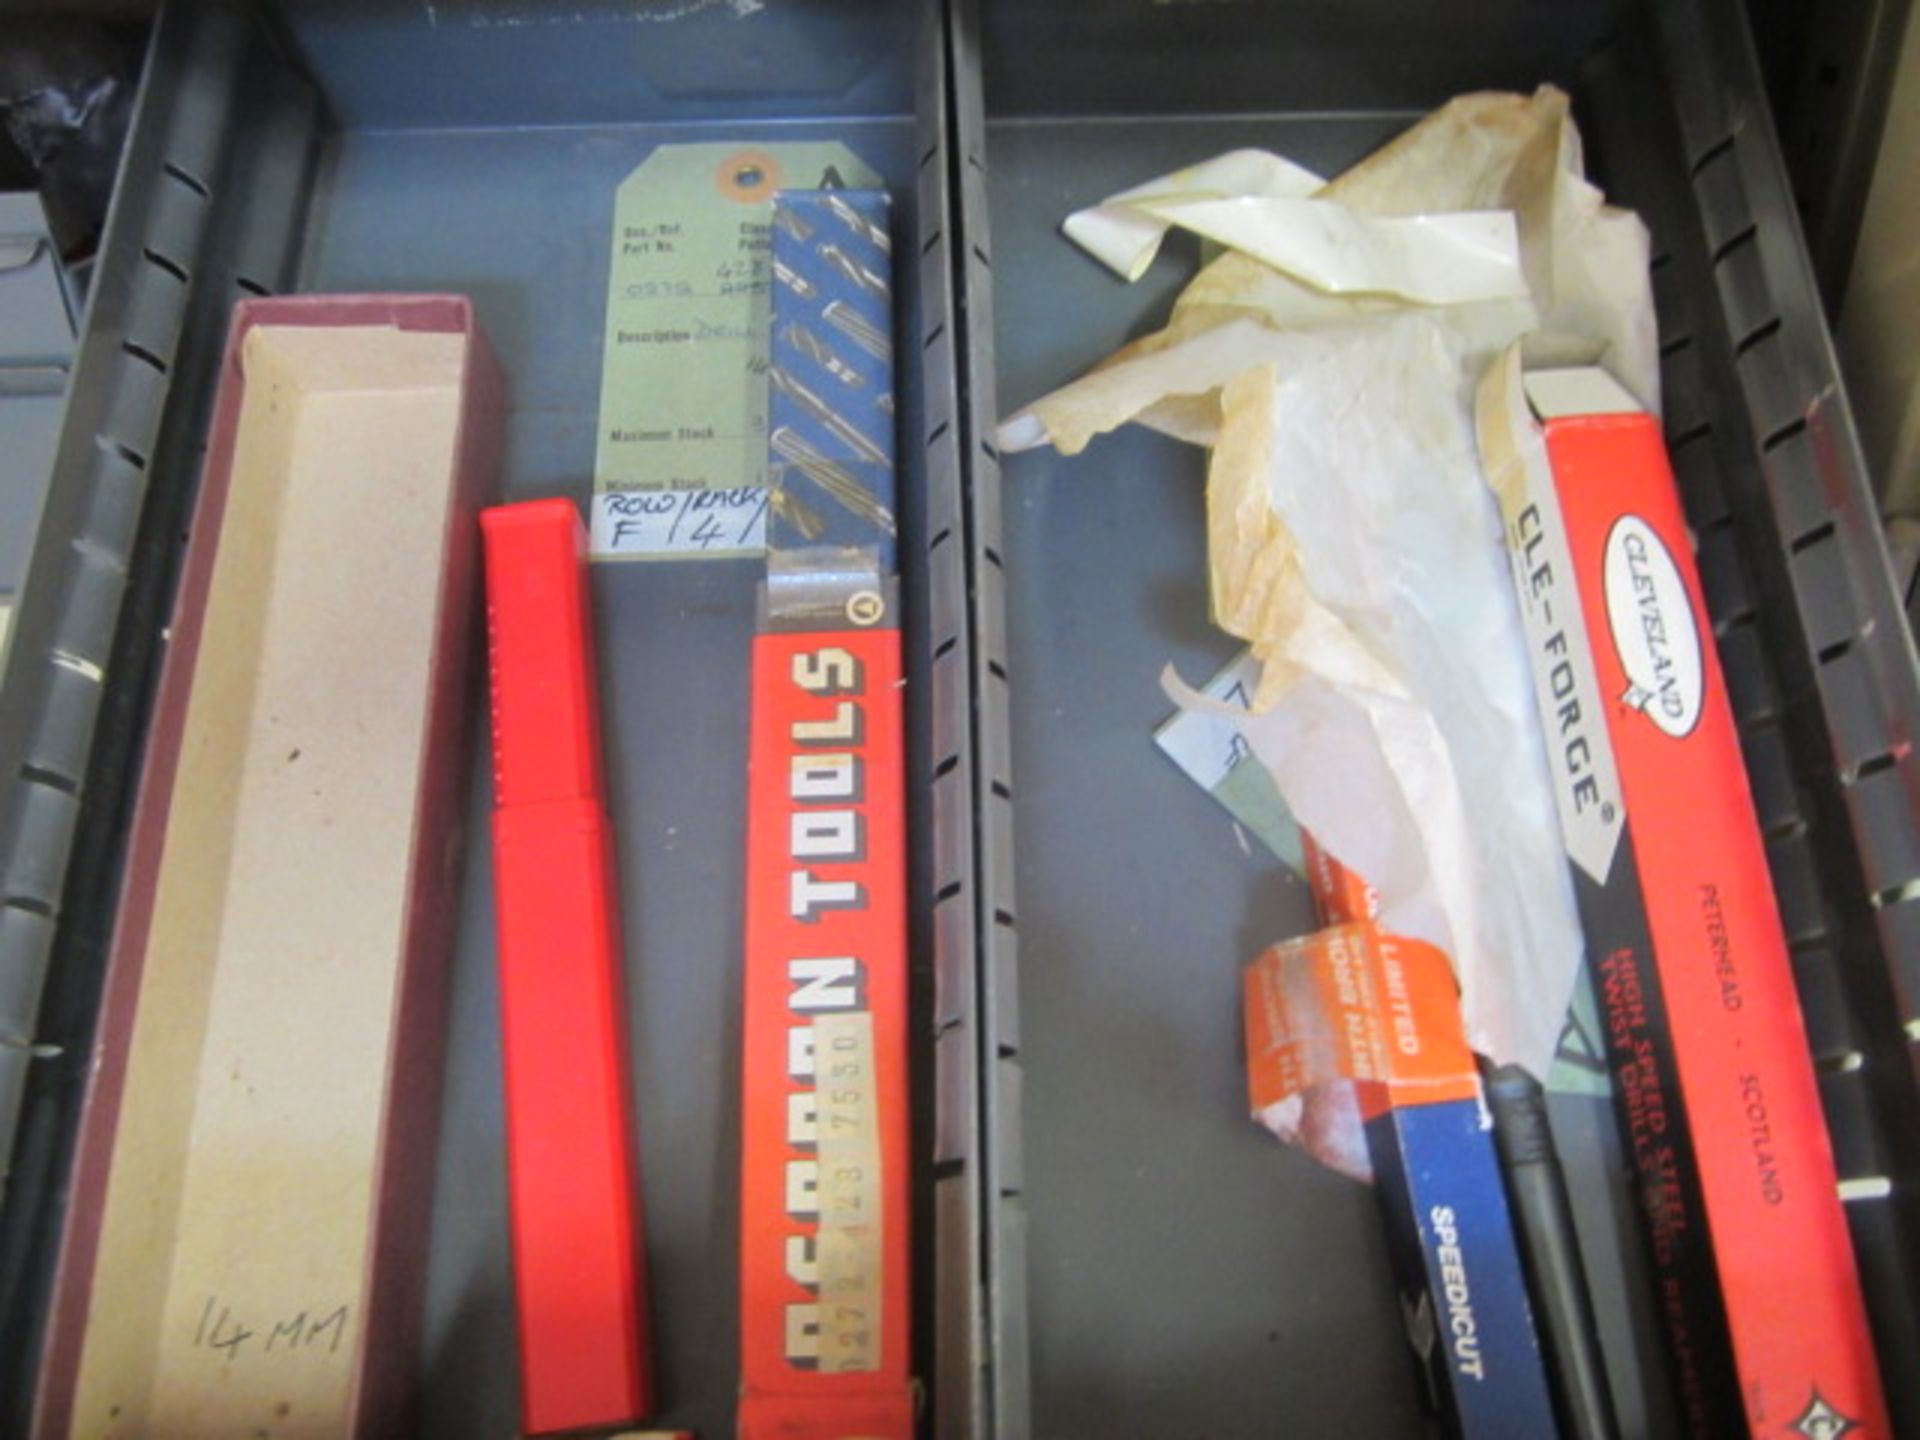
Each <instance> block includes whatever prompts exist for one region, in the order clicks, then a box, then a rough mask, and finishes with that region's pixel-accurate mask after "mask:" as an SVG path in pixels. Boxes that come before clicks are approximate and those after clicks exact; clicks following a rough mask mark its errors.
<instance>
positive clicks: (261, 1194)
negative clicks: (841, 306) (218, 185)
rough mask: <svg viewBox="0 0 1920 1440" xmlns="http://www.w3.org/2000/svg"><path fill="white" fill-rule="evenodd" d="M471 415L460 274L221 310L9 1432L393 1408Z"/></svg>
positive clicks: (477, 391) (413, 1323)
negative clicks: (46, 1308) (15, 1421)
mask: <svg viewBox="0 0 1920 1440" xmlns="http://www.w3.org/2000/svg"><path fill="white" fill-rule="evenodd" d="M499 413H500V380H499V376H498V372H497V370H496V368H495V365H494V362H493V360H492V358H491V356H490V354H489V353H488V351H487V348H486V345H485V342H484V341H483V340H482V339H481V337H480V335H479V333H478V332H477V331H476V330H475V328H474V324H473V317H472V312H471V308H470V306H469V305H468V303H467V302H466V301H465V300H463V299H458V298H454V297H434V296H419V297H404V296H379V297H357V298H337V297H304V298H296V299H285V300H262V301H250V302H247V303H245V304H243V305H242V306H240V307H239V309H238V311H237V312H236V315H235V320H234V327H233V333H232V339H231V341H230V345H229V351H228V354H227V357H226V361H225V370H224V372H223V375H222V381H221V389H220V397H219V401H218V404H217V407H216V410H215V415H214V420H213V429H212V432H211V437H210V442H209V452H208V460H207V466H206V474H205V479H204V481H203V484H202V488H201V493H200V496H199V499H198V502H197V509H196V512H195V517H194V525H193V534H192V540H191V544H190V547H189V551H188V556H187V562H186V570H185V575H184V578H183V580H182V588H181V594H180V599H179V604H178V609H177V613H176V615H175V618H174V622H173V627H172V633H171V640H170V650H169V653H168V656H167V661H166V669H165V673H164V676H163V678H162V681H161V687H160V693H159V697H158V700H157V702H156V711H155V717H154V722H153V730H152V735H151V739H150V742H149V746H148V752H147V759H146V763H145V771H144V774H143V776H142V781H141V790H140V796H139V804H138V811H137V814H136V819H135V824H134V836H133V840H132V846H131V852H130V855H129V860H128V870H127V880H126V888H125V891H124V895H123V898H122V903H121V909H120V915H119V919H118V927H117V930H116V935H115V942H114V951H113V955H112V958H111V960H110V969H109V973H108V977H107V988H106V995H105V999H104V1002H103V1009H102V1018H101V1022H100V1031H99V1037H98V1041H97V1045H98V1053H97V1056H96V1073H95V1076H94V1080H93V1084H92V1089H91V1091H90V1092H89V1096H88V1101H87V1110H86V1114H85V1117H84V1119H83V1122H82V1131H81V1140H80V1150H79V1156H78V1159H77V1161H76V1170H75V1177H74V1192H73V1201H72V1205H71V1210H70V1214H69V1219H68V1229H67V1233H66V1237H65V1243H64V1248H63V1253H62V1258H61V1265H60V1273H59V1278H58V1281H57V1289H56V1296H55V1302H54V1311H53V1316H52V1320H51V1323H50V1326H49V1332H48V1342H47V1350H46V1356H45V1361H44V1364H43V1369H42V1380H41V1393H40V1396H39V1406H38V1412H37V1422H36V1430H37V1433H38V1434H41V1435H47V1436H53V1435H66V1434H74V1435H85V1436H88V1437H94V1436H118V1435H124V1436H136V1435H137V1436H140V1437H144V1440H161V1437H170V1436H190V1435H215V1434H224V1435H246V1436H251V1437H265V1436H273V1437H285V1436H320V1435H340V1434H346V1433H357V1434H366V1433H393V1432H394V1430H395V1429H396V1426H397V1424H398V1420H397V1417H398V1416H399V1415H400V1414H401V1411H402V1408H403V1406H404V1400H405V1391H406V1389H407V1380H408V1369H409V1367H410V1365H411V1363H412V1356H411V1352H412V1349H413V1342H414V1337H415V1334H416V1332H417V1330H418V1311H419V1308H420V1306H419V1301H420V1286H421V1274H420V1272H421V1269H422V1267H423V1265H424V1250H425V1244H424V1221H425V1216H426V1205H427V1201H428V1199H429V1191H430V1188H431V1182H432V1156H433V1150H434V1146H433V1135H434V1125H435V1118H436V1111H437V1107H438V1092H439V1084H440V1067H441V1029H442V1025H443V1012H444V1009H445V972H446V968H447V964H448V961H449V956H450V950H451V941H452V931H453V902H454V882H455V869H456V867H455V863H454V862H455V858H456V856H457V854H458V845H457V839H458V836H459V834H460V832H461V829H462V817H461V814H460V802H461V798H462V796H463V794H464V791H465V779H466V765H465V763H464V759H463V756H464V754H465V731H466V729H467V724H466V722H467V720H468V718H469V715H470V712H471V710H472V709H473V705H472V703H471V702H472V696H471V694H470V692H469V688H468V675H469V669H468V667H469V664H470V663H471V659H472V657H471V656H470V653H469V652H470V651H471V650H472V649H473V648H475V647H474V646H473V644H472V643H471V642H472V641H473V638H474V636H475V635H476V634H477V629H476V625H477V621H476V613H475V609H474V605H475V600H476V544H477V526H476V524H475V522H474V512H475V510H476V508H477V505H478V503H479V502H480V501H481V500H482V499H483V498H484V497H485V495H486V494H487V492H488V491H489V490H490V488H491V487H490V485H489V482H488V474H489V472H490V470H491V468H492V465H493V462H494V457H495V455H496V453H497V450H498V443H497V432H498V422H499Z"/></svg>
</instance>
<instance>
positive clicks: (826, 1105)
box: [813, 1011, 882, 1374]
mask: <svg viewBox="0 0 1920 1440" xmlns="http://www.w3.org/2000/svg"><path fill="white" fill-rule="evenodd" d="M813 1044H814V1056H815V1061H816V1064H817V1065H818V1067H819V1079H818V1083H819V1091H818V1106H819V1112H818V1113H819V1146H820V1150H819V1153H820V1189H819V1198H820V1230H819V1234H818V1235H817V1236H816V1237H815V1241H814V1253H815V1255H816V1256H817V1257H818V1260H819V1269H820V1368H821V1369H822V1370H823V1371H826V1372H828V1373H832V1374H850V1373H854V1372H858V1371H865V1370H877V1369H879V1368H880V1296H881V1275H880V1270H881V1263H882V1260H881V1251H880V1236H881V1228H880V1227H881V1215H880V1205H881V1194H880V1133H879V1128H878V1123H877V1121H876V1119H875V1115H876V1108H875V1105H874V1091H875V1088H876V1086H875V1080H874V1073H873V1016H872V1015H871V1014H869V1013H867V1012H865V1011H850V1012H847V1013H845V1014H840V1015H822V1016H820V1017H818V1018H817V1019H815V1021H814V1022H813Z"/></svg>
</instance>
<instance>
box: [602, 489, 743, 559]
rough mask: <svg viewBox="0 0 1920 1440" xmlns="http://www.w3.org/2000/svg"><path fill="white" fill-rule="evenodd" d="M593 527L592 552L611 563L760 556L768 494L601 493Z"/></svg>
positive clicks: (728, 492)
mask: <svg viewBox="0 0 1920 1440" xmlns="http://www.w3.org/2000/svg"><path fill="white" fill-rule="evenodd" d="M589 528H590V532H591V536H592V545H593V553H594V554H595V555H596V556H600V557H603V558H609V559H612V558H620V557H631V556H664V555H687V556H693V555H704V556H707V557H708V558H712V559H717V558H719V557H721V556H726V555H758V554H759V553H760V552H761V551H763V550H765V549H766V548H767V491H766V488H765V487H764V486H760V485H740V486H736V487H734V488H733V489H731V490H603V491H601V492H600V493H599V494H598V495H595V496H594V497H593V513H592V518H591V524H590V527H589Z"/></svg>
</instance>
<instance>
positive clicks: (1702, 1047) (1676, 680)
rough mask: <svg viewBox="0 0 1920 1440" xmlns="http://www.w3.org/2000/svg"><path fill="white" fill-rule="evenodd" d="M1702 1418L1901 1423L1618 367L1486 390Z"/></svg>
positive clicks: (1508, 380) (1679, 535)
mask: <svg viewBox="0 0 1920 1440" xmlns="http://www.w3.org/2000/svg"><path fill="white" fill-rule="evenodd" d="M1480 435H1481V448H1482V453H1483V456H1484V458H1485V460H1486V464H1487V473H1488V477H1489V481H1490V483H1491V484H1492V485H1493V488H1494V490H1495V492H1496V494H1497V495H1498V497H1499V500H1500V507H1501V511H1502V516H1503V519H1504V522H1505V525H1506V530H1507V539H1508V544H1509V547H1510V549H1511V552H1512V555H1513V566H1514V580H1515V585H1516V588H1517V590H1518V592H1519V595H1520V600H1521V607H1522V612H1523V618H1524V620H1525V623H1526V628H1527V633H1528V642H1529V648H1530V650H1531V653H1532V659H1533V662H1534V664H1533V668H1534V679H1535V690H1536V699H1537V701H1538V704H1539V708H1540V712H1541V716H1542V719H1543V722H1544V724H1545V728H1546V732H1547V741H1548V750H1549V755H1550V760H1551V764H1552V767H1553V770H1554V780H1555V790H1556V796H1557V799H1558V801H1559V804H1560V814H1561V821H1562V831H1563V838H1564V840H1565V843H1566V847H1567V851H1568V855H1569V858H1570V859H1571V860H1572V861H1573V868H1574V877H1575V886H1576V890H1577V893H1578V896H1579V901H1580V907H1581V918H1582V922H1583V924H1584V927H1585V929H1586V934H1587V942H1588V964H1589V967H1590V969H1591V971H1592V974H1593V976H1594V979H1595V983H1596V985H1597V987H1598V992H1599V1000H1600V1014H1601V1016H1602V1019H1603V1023H1604V1025H1605V1028H1606V1031H1607V1044H1608V1052H1609V1060H1610V1069H1611V1070H1612V1076H1613V1084H1614V1090H1615V1100H1616V1104H1617V1107H1618V1109H1619V1112H1620V1118H1621V1124H1622V1130H1623V1135H1624V1138H1625V1142H1626V1148H1627V1151H1628V1154H1629V1156H1630V1157H1631V1159H1632V1163H1633V1164H1634V1166H1635V1169H1636V1171H1637V1174H1638V1177H1639V1180H1640V1187H1639V1188H1640V1191H1641V1194H1642V1196H1643V1199H1644V1201H1645V1208H1646V1216H1645V1218H1646V1221H1647V1225H1646V1230H1647V1233H1648V1237H1649V1243H1650V1250H1651V1254H1652V1259H1653V1262H1654V1273H1655V1276H1656V1281H1657V1284H1658V1286H1659V1290H1660V1294H1659V1296H1658V1299H1659V1302H1660V1305H1661V1309H1662V1313H1663V1315H1664V1318H1665V1320H1666V1324H1667V1342H1668V1350H1669V1352H1670V1354H1671V1355H1672V1357H1673V1360H1674V1371H1675V1376H1676V1382H1677V1384H1678V1386H1679V1389H1680V1391H1681V1395H1680V1400H1681V1404H1682V1409H1683V1412H1684V1414H1685V1417H1686V1420H1687V1423H1688V1427H1689V1430H1690V1431H1691V1432H1692V1433H1693V1434H1696V1435H1726V1434H1732V1433H1739V1432H1740V1431H1741V1430H1742V1429H1750V1430H1751V1432H1752V1433H1754V1434H1756V1435H1762V1434H1764V1435H1778V1434H1784V1433H1789V1432H1790V1431H1792V1430H1796V1429H1797V1430H1799V1431H1801V1432H1803V1433H1806V1434H1810V1435H1811V1434H1824V1435H1838V1434H1840V1433H1841V1432H1842V1430H1845V1431H1846V1433H1849V1434H1857V1435H1860V1436H1862V1437H1866V1436H1882V1437H1883V1436H1886V1435H1887V1434H1889V1429H1888V1420H1887V1414H1886V1409H1885V1404H1884V1401H1883V1399H1882V1397H1881V1393H1880V1386H1879V1377H1878V1370H1877V1366H1876V1363H1875V1357H1874V1349H1873V1342H1872V1338H1871V1336H1870V1335H1869V1333H1868V1329H1867V1317H1866V1310H1865V1306H1864V1303H1863V1301H1862V1298H1861V1292H1860V1285H1859V1278H1858V1273H1857V1271H1856V1269H1855V1262H1854V1256H1853V1247H1852V1242H1851V1239H1850V1237H1849V1235H1848V1231H1847V1222H1846V1217H1845V1216H1844V1215H1843V1213H1842V1211H1841V1202H1840V1199H1839V1194H1838V1191H1837V1188H1836V1180H1835V1173H1834V1164H1833V1156H1832V1152H1831V1149H1830V1146H1829V1144H1828V1139H1827V1131H1826V1123H1825V1119H1824V1117H1823V1115H1822V1113H1821V1108H1820V1097H1819V1093H1818V1091H1817V1089H1816V1087H1815V1082H1814V1072H1813V1065H1812V1061H1811V1057H1810V1056H1809V1053H1808V1048H1807V1040H1806V1033H1805V1030H1804V1028H1803V1026H1802V1023H1801V1018H1800V1006H1799V1001H1798V997H1797V995H1796V992H1795V990H1794V980H1793V972H1792V969H1791V966H1790V962H1789V959H1788V954H1787V947H1786V941H1785V937H1784V934H1783V932H1782V928H1781V924H1780V916H1779V911H1778V909H1777V907H1776V905H1775V901H1774V895H1773V886H1772V881H1771V879H1770V877H1769V874H1768V870H1767V861H1766V854H1765V851H1764V849H1763V847H1762V843H1761V838H1760V831H1759V826H1758V824H1757V822H1756V820H1755V817H1754V807H1753V799H1752V795H1751V793H1750V791H1749V790H1748V787H1747V779H1746V773H1745V769H1744V767H1743V764H1742V760H1741V753H1740V743H1739V738H1738V736H1737V734H1736V732H1735V730H1734V724H1733V713H1732V710H1731V708H1730V706H1729V704H1728V701H1727V696H1726V687H1725V684H1724V681H1723V679H1722V676H1721V672H1720V664H1719V658H1718V655H1717V653H1716V651H1715V648H1714V643H1713V635H1712V631H1711V629H1710V627H1709V624H1708V621H1707V619H1706V607H1705V604H1704V602H1703V599H1702V595H1701V590H1700V581H1699V576H1698V574H1697V572H1696V569H1695V566H1694V562H1693V553H1692V545H1691V541H1690V538H1689V535H1688V532H1687V527H1686V521H1685V517H1684V516H1683V514H1682V512H1681V509H1680V499H1679V494H1678V491H1677V490H1676V488H1675V486H1674V480H1673V474H1672V471H1671V469H1670V467H1669V463H1668V460H1667V454H1666V447H1665V445H1664V443H1663V441H1662V439H1661V435H1660V428H1659V424H1658V422H1657V421H1656V420H1655V419H1654V418H1653V417H1652V416H1650V415H1648V414H1646V413H1644V412H1643V411H1642V410H1641V409H1640V408H1639V407H1638V406H1637V405H1635V404H1634V402H1633V401H1632V399H1631V398H1630V397H1629V396H1628V395H1627V394H1626V392H1625V391H1624V390H1623V389H1622V388H1621V387H1620V386H1619V385H1618V384H1617V383H1615V382H1614V381H1613V380H1612V379H1611V378H1610V377H1609V376H1608V375H1607V374H1606V373H1605V372H1604V371H1600V370H1593V369H1587V370H1573V371H1546V372H1542V373H1539V374H1532V375H1527V376H1525V377H1522V375H1521V373H1520V369H1519V365H1518V361H1517V357H1516V356H1511V355H1510V356H1508V357H1507V358H1506V359H1505V360H1503V361H1502V362H1501V363H1500V364H1499V365H1498V366H1496V367H1495V369H1494V370H1493V371H1492V372H1491V373H1490V375H1489V376H1488V378H1487V381H1486V382H1485V383H1484V384H1483V386H1482V389H1481V395H1480Z"/></svg>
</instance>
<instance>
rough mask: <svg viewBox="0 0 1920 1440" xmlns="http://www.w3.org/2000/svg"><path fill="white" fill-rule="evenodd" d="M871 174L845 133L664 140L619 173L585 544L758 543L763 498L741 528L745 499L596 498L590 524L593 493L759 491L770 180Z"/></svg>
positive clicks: (857, 180)
mask: <svg viewBox="0 0 1920 1440" xmlns="http://www.w3.org/2000/svg"><path fill="white" fill-rule="evenodd" d="M879 183H880V179H879V177H878V176H877V175H876V174H874V172H873V171H872V170H870V169H869V168H868V167H867V166H866V165H865V164H863V163H862V162H861V161H860V160H859V158H858V157H856V156H855V155H854V154H853V153H852V152H851V151H850V150H848V149H847V148H846V147H845V146H843V145H837V144H791V145H764V146H761V145H756V146H744V145H739V144H733V143H726V142H719V143H709V144H698V145H662V146H660V147H659V148H658V149H656V150H655V151H654V152H653V153H652V154H651V155H650V156H648V157H647V159H646V160H645V162H644V163H642V164H641V165H640V167H639V168H638V169H636V170H635V171H633V173H632V174H630V175H628V176H627V178H626V179H625V180H624V181H622V182H621V185H620V189H619V192H618V194H617V195H616V197H615V201H614V215H613V249H612V260H611V263H610V264H609V266H608V274H607V320H606V335H605V340H604V349H603V352H602V359H601V370H600V431H599V441H598V444H597V446H596V450H595V456H594V467H593V470H594V517H595V518H594V524H593V527H592V537H593V538H592V554H593V555H594V557H595V558H596V559H601V558H620V559H670V558H688V557H694V556H703V555H704V556H720V555H746V554H755V553H758V552H760V551H762V550H764V549H765V547H766V541H765V535H764V531H765V512H764V505H763V506H762V507H761V511H760V514H759V515H758V516H757V517H756V518H755V519H754V521H753V526H754V528H753V530H752V531H751V533H748V534H746V535H744V536H743V535H742V533H741V531H742V528H743V527H742V524H734V525H733V526H732V527H731V529H729V525H728V520H729V518H734V519H737V520H739V521H741V522H744V521H745V519H746V517H747V515H748V513H750V511H751V508H752V507H750V506H749V505H748V504H747V503H746V502H745V501H744V500H739V501H735V502H733V503H730V504H729V505H726V506H722V507H721V509H722V510H723V511H727V512H733V513H732V514H731V515H729V514H715V513H713V511H712V510H711V509H710V508H704V507H703V508H702V509H701V510H700V512H699V513H698V515H697V516H696V515H695V514H694V512H692V511H691V510H689V511H687V512H686V513H684V514H680V513H677V512H675V511H673V510H672V509H671V508H662V509H658V510H647V511H644V512H635V511H632V510H628V511H623V512H621V513H617V514H615V513H612V511H611V510H609V512H608V514H607V516H606V523H604V524H603V523H602V521H601V518H600V517H601V511H602V506H601V500H602V498H603V497H607V496H613V495H627V494H634V493H639V494H645V495H650V496H655V497H677V496H680V495H685V494H695V493H702V494H703V493H707V492H712V491H722V492H727V493H728V494H732V495H737V494H738V492H741V491H745V490H755V491H760V490H764V488H765V486H766V483H767V348H768V323H769V317H770V315H771V313H772V298H771V285H772V259H771V250H772V239H771V236H772V223H773V195H774V192H775V191H776V190H779V189H782V188H790V189H831V188H836V187H837V188H853V187H867V186H877V185H878V184H879ZM662 503H663V506H664V505H665V502H664V501H663V502H662ZM662 516H665V517H666V523H664V524H660V523H654V522H656V521H658V520H659V519H660V518H661V517H662ZM688 519H706V520H711V521H712V522H713V523H712V525H710V526H707V527H706V537H705V538H704V539H703V540H701V541H698V542H689V541H688V540H687V539H686V529H687V527H686V524H685V523H684V522H685V521H687V520H688ZM676 520H679V521H681V522H682V523H681V524H679V525H676V523H675V521H676ZM620 521H625V522H627V523H626V524H625V525H622V524H619V523H617V522H620ZM635 522H640V523H635ZM696 528H697V527H696Z"/></svg>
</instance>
